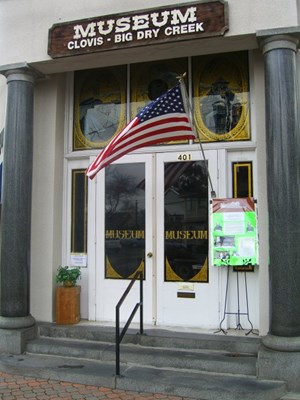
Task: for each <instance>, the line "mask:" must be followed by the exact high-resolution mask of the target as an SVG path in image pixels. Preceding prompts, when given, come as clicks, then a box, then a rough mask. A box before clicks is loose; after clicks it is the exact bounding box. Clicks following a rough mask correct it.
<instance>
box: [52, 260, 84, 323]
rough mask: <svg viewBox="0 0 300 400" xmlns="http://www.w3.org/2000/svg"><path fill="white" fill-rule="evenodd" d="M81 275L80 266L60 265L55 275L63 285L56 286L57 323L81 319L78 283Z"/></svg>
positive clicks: (75, 321)
mask: <svg viewBox="0 0 300 400" xmlns="http://www.w3.org/2000/svg"><path fill="white" fill-rule="evenodd" d="M80 277H81V270H80V268H78V267H74V268H73V267H69V266H65V267H62V266H59V267H58V269H57V273H56V276H55V280H56V282H57V283H61V284H62V285H61V286H58V287H57V288H56V323H57V324H63V325H65V324H76V323H78V322H79V321H80V290H81V287H80V286H78V285H76V283H77V281H78V279H80Z"/></svg>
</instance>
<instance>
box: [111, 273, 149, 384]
mask: <svg viewBox="0 0 300 400" xmlns="http://www.w3.org/2000/svg"><path fill="white" fill-rule="evenodd" d="M138 276H139V277H140V302H139V303H136V305H135V307H134V309H133V311H132V313H131V315H130V317H129V318H128V321H127V322H126V324H125V326H124V328H123V329H122V332H121V334H120V307H121V305H122V304H123V301H124V300H125V298H126V296H127V295H128V293H129V292H130V290H131V288H132V286H133V284H134V283H135V281H136V280H137V279H138ZM139 307H140V334H141V335H142V334H143V333H144V324H143V318H144V317H143V273H142V272H139V273H136V274H135V276H134V277H133V279H132V281H131V282H130V284H129V285H128V287H127V289H126V290H125V292H124V294H123V296H122V297H121V299H120V300H119V302H118V304H117V305H116V375H117V376H118V375H120V344H121V341H122V339H123V337H124V335H125V333H126V332H127V329H128V327H129V325H130V323H131V321H132V319H133V318H134V316H135V314H136V312H137V310H138V308H139Z"/></svg>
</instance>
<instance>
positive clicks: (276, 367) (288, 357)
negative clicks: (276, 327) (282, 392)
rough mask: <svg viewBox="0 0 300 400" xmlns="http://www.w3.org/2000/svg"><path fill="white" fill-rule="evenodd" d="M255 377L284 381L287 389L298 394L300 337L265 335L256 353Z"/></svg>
mask: <svg viewBox="0 0 300 400" xmlns="http://www.w3.org/2000/svg"><path fill="white" fill-rule="evenodd" d="M257 376H258V378H260V379H270V380H279V381H284V382H285V383H286V385H287V389H288V390H289V391H292V392H300V380H299V376H300V337H278V336H273V335H267V336H266V337H265V338H263V339H262V344H261V347H260V349H259V352H258V362H257Z"/></svg>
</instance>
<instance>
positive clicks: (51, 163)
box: [31, 75, 65, 321]
mask: <svg viewBox="0 0 300 400" xmlns="http://www.w3.org/2000/svg"><path fill="white" fill-rule="evenodd" d="M64 110H65V79H64V76H63V75H56V76H55V75H53V76H51V78H50V79H47V80H44V81H42V82H38V83H37V84H36V88H35V106H34V150H33V154H34V159H33V189H32V190H33V199H32V228H31V229H32V232H31V234H32V236H31V242H32V249H31V314H32V315H33V317H34V318H36V319H37V320H43V321H52V320H53V318H54V315H55V312H54V311H55V310H54V288H55V281H54V275H55V273H56V270H57V268H58V266H59V265H60V264H61V258H62V249H61V246H62V193H63V172H62V171H63V148H64V118H65V112H64Z"/></svg>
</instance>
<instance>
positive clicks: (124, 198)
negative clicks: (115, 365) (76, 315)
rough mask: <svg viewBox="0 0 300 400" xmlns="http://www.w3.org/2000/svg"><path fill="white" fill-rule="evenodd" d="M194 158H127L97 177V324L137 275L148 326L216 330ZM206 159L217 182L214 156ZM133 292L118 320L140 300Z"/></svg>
mask: <svg viewBox="0 0 300 400" xmlns="http://www.w3.org/2000/svg"><path fill="white" fill-rule="evenodd" d="M199 153H200V152H199V151H198V152H189V153H188V154H181V153H180V154H178V153H164V154H163V153H159V154H153V155H150V154H146V155H135V156H134V157H133V156H127V157H123V158H122V161H121V162H118V163H114V164H113V165H110V166H109V167H107V168H106V169H105V171H103V172H102V173H101V175H100V178H99V184H97V190H96V192H97V197H98V199H97V201H96V203H97V210H98V212H97V223H96V232H97V233H96V237H97V245H96V249H97V251H96V253H97V255H96V260H97V261H96V263H97V264H98V266H97V265H96V282H97V284H96V319H97V320H101V321H112V320H114V313H115V305H116V304H117V302H118V300H119V299H120V297H121V295H122V294H123V292H124V290H125V289H126V287H127V286H128V284H129V280H130V279H131V278H132V276H133V275H134V274H135V272H136V271H142V272H143V274H144V292H145V293H144V316H145V322H146V323H156V324H159V325H182V326H190V327H191V326H198V327H199V326H203V327H209V326H210V325H211V326H217V323H215V321H214V318H212V317H211V315H210V312H211V313H212V312H213V313H214V315H216V317H215V319H216V321H218V314H217V305H218V286H217V279H211V276H210V275H211V272H210V271H209V268H208V265H209V262H208V254H209V246H208V238H209V236H208V232H209V222H208V221H209V200H210V198H209V193H210V188H209V187H208V178H207V173H206V168H205V161H204V160H202V159H201V156H200V154H199ZM206 158H207V163H208V165H209V168H210V175H211V179H212V181H213V182H215V184H216V177H217V157H216V152H208V154H207V155H206ZM101 265H103V266H104V268H101ZM213 278H214V277H213ZM138 289H139V288H138V285H136V287H135V288H134V289H133V291H132V292H131V293H130V295H129V298H128V299H127V300H126V304H125V305H124V306H123V310H124V317H123V320H126V319H127V318H128V316H129V314H130V312H131V310H132V308H133V305H134V304H135V303H136V302H137V301H138ZM121 318H122V316H121Z"/></svg>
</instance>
